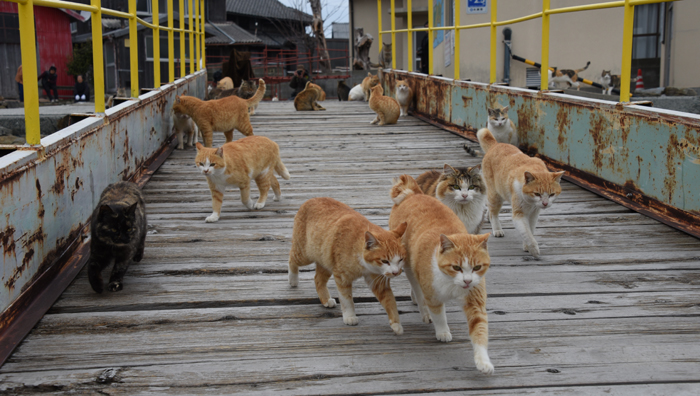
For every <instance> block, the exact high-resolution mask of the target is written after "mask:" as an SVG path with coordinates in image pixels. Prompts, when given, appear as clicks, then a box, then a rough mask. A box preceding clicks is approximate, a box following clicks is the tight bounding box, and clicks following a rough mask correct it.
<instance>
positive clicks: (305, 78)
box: [289, 65, 311, 99]
mask: <svg viewBox="0 0 700 396" xmlns="http://www.w3.org/2000/svg"><path fill="white" fill-rule="evenodd" d="M309 81H311V77H309V72H307V71H306V69H305V68H304V65H298V66H297V71H296V72H294V76H293V77H292V81H290V82H289V86H290V87H291V88H292V89H294V92H292V99H294V98H296V97H297V94H298V93H299V92H301V91H303V90H304V88H306V83H307V82H309Z"/></svg>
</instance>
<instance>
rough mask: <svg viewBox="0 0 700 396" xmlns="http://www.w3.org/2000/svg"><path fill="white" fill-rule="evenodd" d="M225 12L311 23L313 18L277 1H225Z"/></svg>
mask: <svg viewBox="0 0 700 396" xmlns="http://www.w3.org/2000/svg"><path fill="white" fill-rule="evenodd" d="M226 12H229V13H232V14H241V15H250V16H257V17H263V18H268V19H286V20H292V21H298V20H302V21H304V22H306V23H311V22H312V21H313V17H312V16H311V15H309V14H307V13H305V12H302V11H299V10H297V9H294V8H292V7H287V6H286V5H284V4H282V3H280V2H279V1H277V0H255V1H250V0H226Z"/></svg>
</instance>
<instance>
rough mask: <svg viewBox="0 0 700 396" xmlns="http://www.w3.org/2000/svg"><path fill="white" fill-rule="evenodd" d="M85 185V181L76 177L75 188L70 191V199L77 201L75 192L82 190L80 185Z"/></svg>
mask: <svg viewBox="0 0 700 396" xmlns="http://www.w3.org/2000/svg"><path fill="white" fill-rule="evenodd" d="M82 186H83V181H82V180H80V177H76V178H75V189H74V190H71V192H70V199H71V201H75V194H77V193H78V190H80V187H82Z"/></svg>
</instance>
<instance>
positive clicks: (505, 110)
mask: <svg viewBox="0 0 700 396" xmlns="http://www.w3.org/2000/svg"><path fill="white" fill-rule="evenodd" d="M508 107H510V105H509V106H506V107H504V108H502V109H501V113H503V114H505V113H507V112H508Z"/></svg>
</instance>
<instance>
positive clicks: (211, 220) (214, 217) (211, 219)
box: [204, 213, 219, 223]
mask: <svg viewBox="0 0 700 396" xmlns="http://www.w3.org/2000/svg"><path fill="white" fill-rule="evenodd" d="M217 221H219V214H218V213H212V214H211V216H209V217H207V218H206V219H204V222H206V223H216V222H217Z"/></svg>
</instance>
